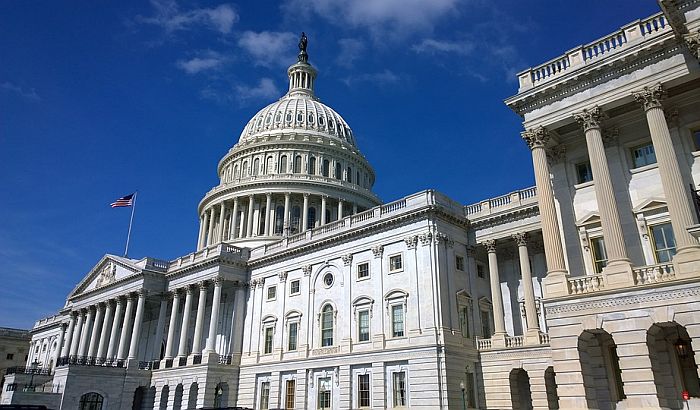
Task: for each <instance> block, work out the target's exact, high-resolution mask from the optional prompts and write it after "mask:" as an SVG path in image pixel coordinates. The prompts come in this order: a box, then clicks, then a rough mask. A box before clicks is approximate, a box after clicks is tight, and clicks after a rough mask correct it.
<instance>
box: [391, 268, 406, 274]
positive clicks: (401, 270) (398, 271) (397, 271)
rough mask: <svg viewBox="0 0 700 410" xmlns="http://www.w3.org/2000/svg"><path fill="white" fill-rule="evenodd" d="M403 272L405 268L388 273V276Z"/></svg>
mask: <svg viewBox="0 0 700 410" xmlns="http://www.w3.org/2000/svg"><path fill="white" fill-rule="evenodd" d="M401 272H403V268H402V269H396V270H390V271H389V272H388V274H389V275H391V274H393V273H401Z"/></svg>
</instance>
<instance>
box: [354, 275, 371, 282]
mask: <svg viewBox="0 0 700 410" xmlns="http://www.w3.org/2000/svg"><path fill="white" fill-rule="evenodd" d="M369 278H370V277H369V276H365V277H362V278H357V282H362V281H363V280H369Z"/></svg>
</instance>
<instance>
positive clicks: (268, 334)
mask: <svg viewBox="0 0 700 410" xmlns="http://www.w3.org/2000/svg"><path fill="white" fill-rule="evenodd" d="M274 333H275V328H274V327H266V328H265V354H267V353H272V336H273V335H274Z"/></svg>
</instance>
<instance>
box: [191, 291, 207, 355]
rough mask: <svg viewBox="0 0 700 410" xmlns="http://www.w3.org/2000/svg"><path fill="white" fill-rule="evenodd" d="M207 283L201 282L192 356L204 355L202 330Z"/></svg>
mask: <svg viewBox="0 0 700 410" xmlns="http://www.w3.org/2000/svg"><path fill="white" fill-rule="evenodd" d="M207 286H208V284H207V283H206V282H199V301H198V302H197V319H196V321H195V323H194V340H193V341H192V354H200V353H202V342H201V339H202V328H203V327H204V310H205V309H206V308H207V305H206V303H207Z"/></svg>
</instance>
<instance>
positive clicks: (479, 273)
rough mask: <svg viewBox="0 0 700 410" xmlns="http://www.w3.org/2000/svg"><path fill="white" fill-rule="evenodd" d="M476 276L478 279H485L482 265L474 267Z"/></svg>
mask: <svg viewBox="0 0 700 410" xmlns="http://www.w3.org/2000/svg"><path fill="white" fill-rule="evenodd" d="M476 276H478V277H480V278H485V277H486V272H485V270H484V265H479V264H477V265H476Z"/></svg>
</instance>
